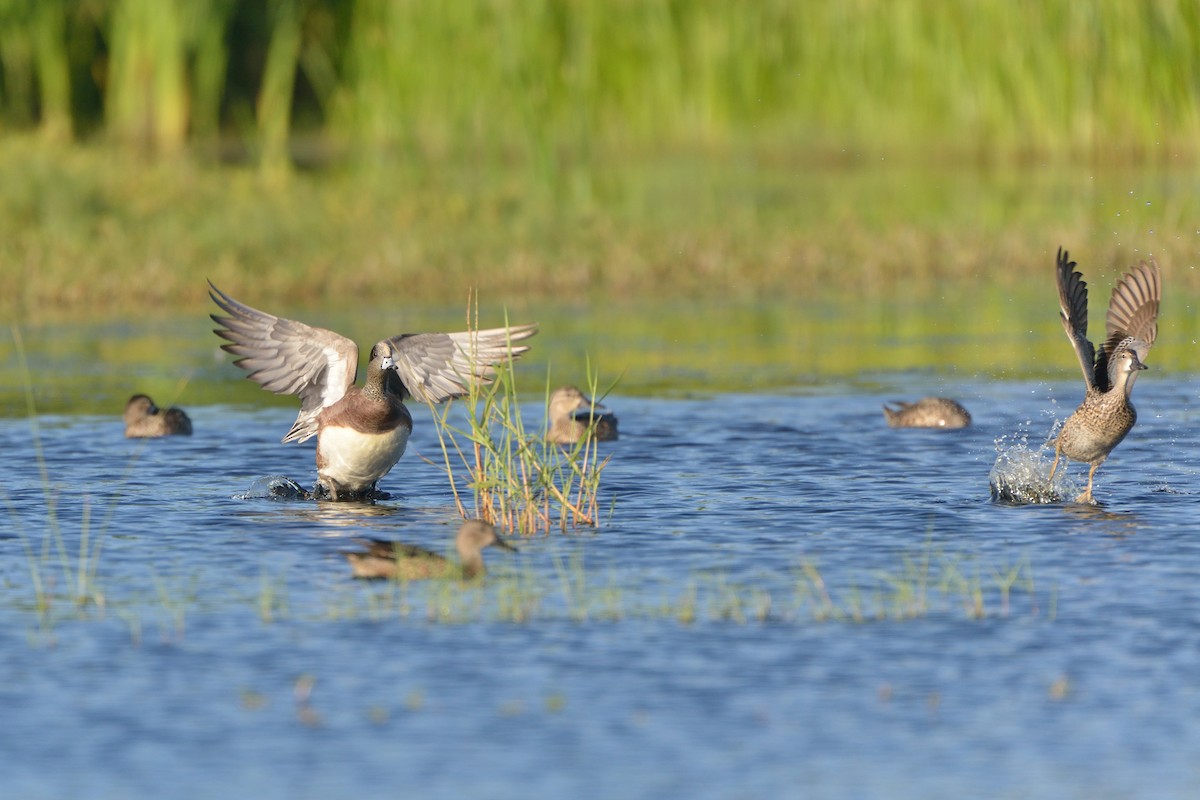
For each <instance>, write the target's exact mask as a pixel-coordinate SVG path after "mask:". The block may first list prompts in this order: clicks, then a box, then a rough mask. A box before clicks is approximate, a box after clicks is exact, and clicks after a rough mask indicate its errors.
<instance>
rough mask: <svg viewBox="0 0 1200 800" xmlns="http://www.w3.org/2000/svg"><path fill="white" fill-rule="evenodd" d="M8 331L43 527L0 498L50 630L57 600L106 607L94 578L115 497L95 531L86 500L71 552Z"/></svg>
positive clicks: (20, 354)
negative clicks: (20, 517)
mask: <svg viewBox="0 0 1200 800" xmlns="http://www.w3.org/2000/svg"><path fill="white" fill-rule="evenodd" d="M10 330H11V333H12V339H13V344H14V346H15V349H16V354H17V360H18V363H19V370H20V373H21V374H22V375H23V376H24V379H23V385H24V387H25V399H26V414H27V418H28V420H29V424H30V428H31V430H30V435H31V440H32V443H33V450H34V454H35V460H36V462H37V468H38V477H39V480H40V484H41V491H42V499H43V502H44V503H45V513H46V525H45V528H43V529H42V530H41V531H37V532H34V531H30V530H29V529H28V528H27V527H26V526H24V525H21V524H19V523H16V522H15V520H16V519H17V513H16V511H15V509H14V508H13V506H12V500H11V498H9V497H8V495H7V494H6V493H3V491H2V489H0V496H2V497H3V500H4V502H5V504H6V505H7V506H8V511H9V515H10V516H11V517H12V518H13V520H14V525H13V528H14V529H15V530H16V531H17V533H18V535H19V536H20V538H21V544H22V546H23V547H24V549H25V557H26V563H27V564H28V567H29V577H30V584H31V587H32V589H33V593H34V604H35V606H34V607H35V608H36V610H37V614H38V622H39V625H40V627H41V628H42V629H43V630H48V629H49V628H51V627H52V626H53V621H54V619H55V616H54V612H55V610H56V609H55V606H56V605H57V604H58V603H59V602H61V601H65V602H66V603H67V604H68V605H69V606H71V607H73V608H74V609H76V610H78V609H80V608H83V607H86V606H89V605H93V606H96V607H99V608H101V609H102V608H103V607H104V604H105V596H104V592H103V590H101V588H100V586H99V584H98V582H97V580H96V571H97V569H98V568H99V565H100V554H101V552H102V550H103V546H104V534H105V531H106V530H107V528H108V521H109V519H111V512H112V509H113V508H114V507H115V504H116V501H117V498H113V499H112V500H111V501H110V503H109V504H108V511H109V515H108V516H106V517H105V519H103V520H102V521H101V524H100V526H99V530H96V529H94V528H93V525H92V503H91V501H90V500H88V499H86V498H85V500H84V502H83V506H82V513H81V516H80V520H79V535H78V548H77V551H76V552H75V553H71V552H70V551H69V550H68V547H67V538H66V536H65V532H64V530H63V526H62V520H61V518H60V515H59V513H58V506H59V492H60V490H59V489H58V488H56V487H55V486H54V484H53V483H52V482H51V480H50V474H49V471H48V470H47V467H46V458H45V455H44V453H43V450H42V440H41V433H40V430H39V425H38V416H37V407H36V404H35V402H34V397H33V384H32V380H31V373H30V370H29V364H28V362H27V361H26V356H25V344H24V339H23V338H22V334H21V328H20V326H18V325H17V324H16V323H13V324H12V325H11V327H10ZM135 461H136V457H135V458H134V459H131V460H130V462H129V465H128V467H127V469H132V467H133V464H134V463H135ZM55 567H57V571H55V569H54V568H55ZM58 578H61V581H62V586H63V587H64V589H62V590H59V589H58V580H57V579H58Z"/></svg>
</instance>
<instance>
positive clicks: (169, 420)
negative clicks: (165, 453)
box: [124, 394, 192, 439]
mask: <svg viewBox="0 0 1200 800" xmlns="http://www.w3.org/2000/svg"><path fill="white" fill-rule="evenodd" d="M124 420H125V436H126V437H128V438H130V439H154V438H157V437H159V436H191V435H192V421H191V419H189V418H188V415H187V414H186V413H185V412H184V410H183V409H182V408H175V407H174V406H172V407H171V408H166V409H163V408H159V407H158V406H156V405H154V401H153V400H151V399H150V398H149V397H147V396H146V395H144V394H135V395H134V396H133V397H131V398H129V402H128V403H126V404H125V414H124Z"/></svg>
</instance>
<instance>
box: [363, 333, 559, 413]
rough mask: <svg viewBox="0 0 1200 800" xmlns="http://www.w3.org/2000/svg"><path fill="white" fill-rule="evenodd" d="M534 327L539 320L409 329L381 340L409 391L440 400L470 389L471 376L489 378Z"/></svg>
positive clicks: (481, 379) (516, 353)
mask: <svg viewBox="0 0 1200 800" xmlns="http://www.w3.org/2000/svg"><path fill="white" fill-rule="evenodd" d="M535 333H537V325H516V326H513V327H511V328H491V329H489V330H483V331H463V332H461V333H406V334H401V335H400V336H393V337H392V338H390V339H385V340H384V341H383V342H380V344H384V343H386V344H387V345H389V346H390V347H391V348H392V357H393V359H394V360H395V362H396V374H397V375H399V377H400V381H401V383H403V384H404V395H405V397H408V396H411V397H413V398H415V399H416V400H419V401H420V402H422V403H440V402H442V401H443V400H448V399H450V398H452V397H461V396H462V395H464V394H467V392H468V391H469V389H470V385H471V383H472V381H474V382H478V383H480V384H483V385H487V384H489V383H491V382H492V379H493V378H495V377H496V370H495V367H496V366H498V365H500V364H503V363H504V362H506V361H508V360H509V359H511V358H517V357H519V356H520V355H521V354H522V353H524V352H525V351H526V350H528V349H529V347H528V345H520V346H514V345H515V343H516V342H520V341H523V340H525V339H528V338H529V337H530V336H533V335H534V334H535Z"/></svg>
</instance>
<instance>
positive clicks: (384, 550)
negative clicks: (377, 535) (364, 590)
mask: <svg viewBox="0 0 1200 800" xmlns="http://www.w3.org/2000/svg"><path fill="white" fill-rule="evenodd" d="M358 541H359V542H361V543H362V544H363V545H365V546H366V548H367V550H366V552H362V553H359V552H347V553H343V555H345V556H346V559H347V560H348V561H349V562H350V568H351V570H352V571H353V573H354V577H356V578H380V579H390V580H402V581H415V580H424V579H427V578H446V577H455V576H460V577H462V579H463V580H465V581H466V580H474V579H476V578H482V577H483V575H484V573H485V572H486V570H485V569H484V566H483V552H482V551H483V548H485V547H499V548H500V549H501V550H509V551H512V552H516V550H517V548H515V547H513V546H512V545H511V544H509V543H508V542H506V541H504V540H503V539H501V538H500V536H499V535H498V534H497V533H496V528H495V527H494V526H493V525H491V524H489V523H487V522H484V521H483V520H478V519H469V520H467V521H466V522H464V523H463V524H462V526H461V527H460V528H459V529H458V534H457V535H456V536H455V537H454V546H455V549H457V550H458V557H459V559H461V563H460V564H455V563H453V562H452V561H448V560H447V559H446V557H445V556H442V555H440V554H438V553H435V552H433V551H432V550H426V549H425V548H423V547H417V546H416V545H412V544H405V543H403V542H385V541H383V540H381V539H359V540H358Z"/></svg>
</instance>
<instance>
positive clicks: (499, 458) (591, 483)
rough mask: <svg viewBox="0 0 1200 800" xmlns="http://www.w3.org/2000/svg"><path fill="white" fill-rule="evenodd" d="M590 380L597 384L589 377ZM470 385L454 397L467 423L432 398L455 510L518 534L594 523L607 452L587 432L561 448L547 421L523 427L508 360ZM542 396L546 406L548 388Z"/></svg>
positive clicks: (473, 320) (472, 314) (473, 322)
mask: <svg viewBox="0 0 1200 800" xmlns="http://www.w3.org/2000/svg"><path fill="white" fill-rule="evenodd" d="M467 317H468V324H469V325H470V326H471V327H470V330H478V329H479V328H478V318H477V307H476V308H475V310H474V311H473V310H472V306H471V305H468V312H467ZM507 324H508V323H507V319H506V320H505V325H506V326H507ZM472 360H473V356H472ZM590 383H591V385H592V387H593V388H595V383H596V381H595V379H594V377H593V378H592V379H591V381H590ZM468 385H469V391H468V393H467V395H466V397H464V398H462V399H461V400H460V401H458V402H459V403H460V404H461V406H462V409H463V413H464V414H465V422H464V423H462V424H456V423H454V422H452V421H451V414H452V412H453V411H454V409H455V405H454V401H451V402H447V403H445V404H443V405H442V406H440V407H439V406H436V405H433V404H430V413H431V415H432V416H433V420H434V423H435V428H436V431H437V435H438V444H439V446H440V448H441V454H442V463H441V466H442V468H443V469H445V472H446V476H447V478H448V479H449V480H450V485H451V489H452V491H453V493H454V500H455V503H456V505H457V507H458V511H459V513H460V514H461V515H462V516H463V517H475V518H478V519H483V520H486V521H488V522H490V523H492V524H493V525H497V526H499V527H503V528H506V529H508V530H512V531H515V532H517V533H518V534H519V535H521V536H533V535H535V534H538V533H542V534H549V533H550V532H551V531H552V530H554V529H558V530H560V531H564V532H565V531H566V530H568V528H577V527H580V526H587V527H595V526H596V525H597V524H598V522H599V493H600V476H601V474H602V473H603V471H604V467H605V466H606V465H607V464H608V459H609V457H605V458H604V459H601V458H600V454H599V451H598V449H597V447H596V443H595V442H593V441H589V440H588V437H585V438H584V440H583V441H580V442H578V443H576V444H575V445H571V446H565V447H564V446H559V445H556V444H553V443H551V442H548V441H546V435H545V434H546V431H545V429H544V426H543V429H542V430H540V431H538V432H531V431H529V430H527V429H526V427H525V421H524V418H523V416H522V414H521V406H520V401H519V399H518V395H517V388H516V376H515V372H514V366H513V361H512V360H508V361H506V362H505V363H504V364H502V365H498V366H497V368H496V376H495V379H494V380H493V381H492V382H491V384H488V385H484V384H482V383H481V382H479V381H468ZM548 386H549V383H548V382H547V387H548ZM546 397H547V400H546V405H548V403H549V388H547V391H546ZM431 463H432V462H431ZM468 496H469V498H470V499H467V498H468Z"/></svg>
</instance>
